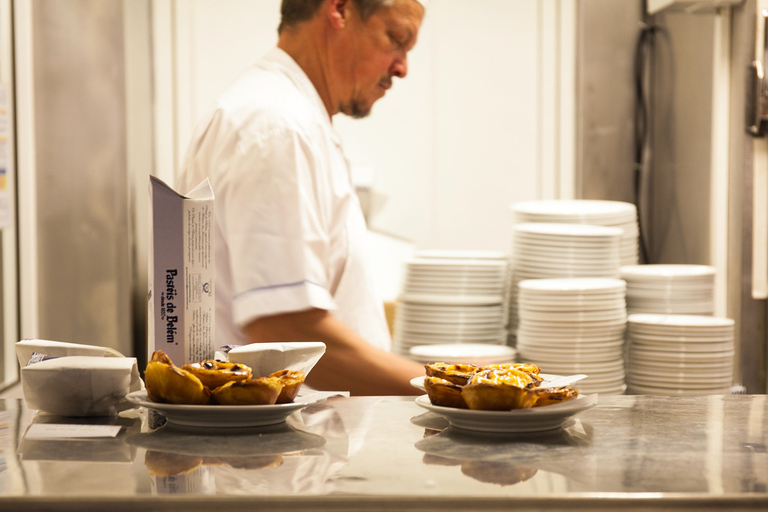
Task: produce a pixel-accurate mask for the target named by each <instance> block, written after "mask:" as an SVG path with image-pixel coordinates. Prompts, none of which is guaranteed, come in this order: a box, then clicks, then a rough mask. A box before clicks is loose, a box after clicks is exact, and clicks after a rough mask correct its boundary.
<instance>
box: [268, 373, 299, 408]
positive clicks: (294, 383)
mask: <svg viewBox="0 0 768 512" xmlns="http://www.w3.org/2000/svg"><path fill="white" fill-rule="evenodd" d="M270 377H275V378H277V379H280V382H282V383H283V389H282V390H280V395H278V397H277V401H276V402H275V403H278V404H288V403H291V402H293V400H294V399H295V398H296V395H298V394H299V390H300V389H301V385H302V384H304V379H305V378H306V377H305V376H304V372H300V371H298V370H280V371H278V372H275V373H273V374H271V375H270Z"/></svg>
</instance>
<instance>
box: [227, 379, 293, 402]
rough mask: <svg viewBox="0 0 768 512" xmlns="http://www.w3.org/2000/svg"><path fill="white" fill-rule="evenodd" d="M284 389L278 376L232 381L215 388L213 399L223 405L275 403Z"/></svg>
mask: <svg viewBox="0 0 768 512" xmlns="http://www.w3.org/2000/svg"><path fill="white" fill-rule="evenodd" d="M282 389H283V383H282V382H281V381H280V379H278V378H277V377H258V378H256V379H251V380H248V381H240V382H237V381H230V382H227V383H226V384H224V385H223V386H219V387H218V388H216V389H214V390H213V401H214V402H216V403H217V404H221V405H273V404H274V403H275V402H276V401H277V397H278V396H280V391H281V390H282Z"/></svg>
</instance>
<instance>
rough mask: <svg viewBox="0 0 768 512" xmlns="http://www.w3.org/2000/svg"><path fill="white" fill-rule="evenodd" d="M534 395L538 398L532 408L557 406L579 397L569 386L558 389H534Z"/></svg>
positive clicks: (574, 389)
mask: <svg viewBox="0 0 768 512" xmlns="http://www.w3.org/2000/svg"><path fill="white" fill-rule="evenodd" d="M534 393H536V396H537V397H538V398H537V399H536V404H534V407H540V406H543V405H552V404H559V403H561V402H567V401H568V400H573V399H574V398H577V397H578V396H579V390H578V389H576V388H572V387H570V386H562V387H559V388H536V389H534Z"/></svg>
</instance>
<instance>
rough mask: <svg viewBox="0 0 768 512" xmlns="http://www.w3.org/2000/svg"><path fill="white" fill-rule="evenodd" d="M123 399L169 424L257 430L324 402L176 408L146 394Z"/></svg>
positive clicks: (306, 400)
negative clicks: (154, 400) (158, 401)
mask: <svg viewBox="0 0 768 512" xmlns="http://www.w3.org/2000/svg"><path fill="white" fill-rule="evenodd" d="M126 398H127V399H128V401H130V402H131V403H133V404H134V405H140V406H142V407H146V408H147V409H151V410H154V411H157V412H159V413H160V414H162V415H163V416H165V418H166V419H167V420H168V422H169V423H173V424H176V425H184V426H189V427H217V428H222V427H259V426H265V425H275V424H277V423H282V422H283V421H285V419H286V418H287V417H288V416H289V415H290V414H291V413H292V412H294V411H298V410H299V409H303V408H304V407H307V406H309V405H313V404H319V403H321V402H324V401H325V398H326V397H325V395H317V396H315V397H314V398H313V395H308V396H298V397H296V400H294V402H293V403H290V404H275V405H177V404H158V403H155V402H152V401H150V400H149V397H147V392H146V391H134V392H133V393H129V394H128V395H127V396H126Z"/></svg>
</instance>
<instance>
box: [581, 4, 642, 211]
mask: <svg viewBox="0 0 768 512" xmlns="http://www.w3.org/2000/svg"><path fill="white" fill-rule="evenodd" d="M642 11H643V9H642V2H641V1H640V0H580V1H579V2H577V8H576V12H577V17H578V18H577V27H578V29H577V31H576V32H577V33H576V38H577V41H576V47H577V54H576V55H577V57H576V59H577V63H576V67H577V75H576V91H575V93H576V105H577V106H576V108H577V112H576V126H575V130H576V149H575V151H576V170H577V172H576V175H577V178H576V180H577V181H576V190H575V191H574V193H575V197H576V198H578V199H610V200H614V201H628V202H633V201H634V190H633V187H632V183H633V178H634V170H635V164H634V160H633V147H632V142H633V141H632V137H633V123H632V118H633V110H634V84H633V81H632V66H633V60H632V59H633V53H634V49H635V41H636V39H637V30H638V26H639V23H640V21H641V14H642Z"/></svg>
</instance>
